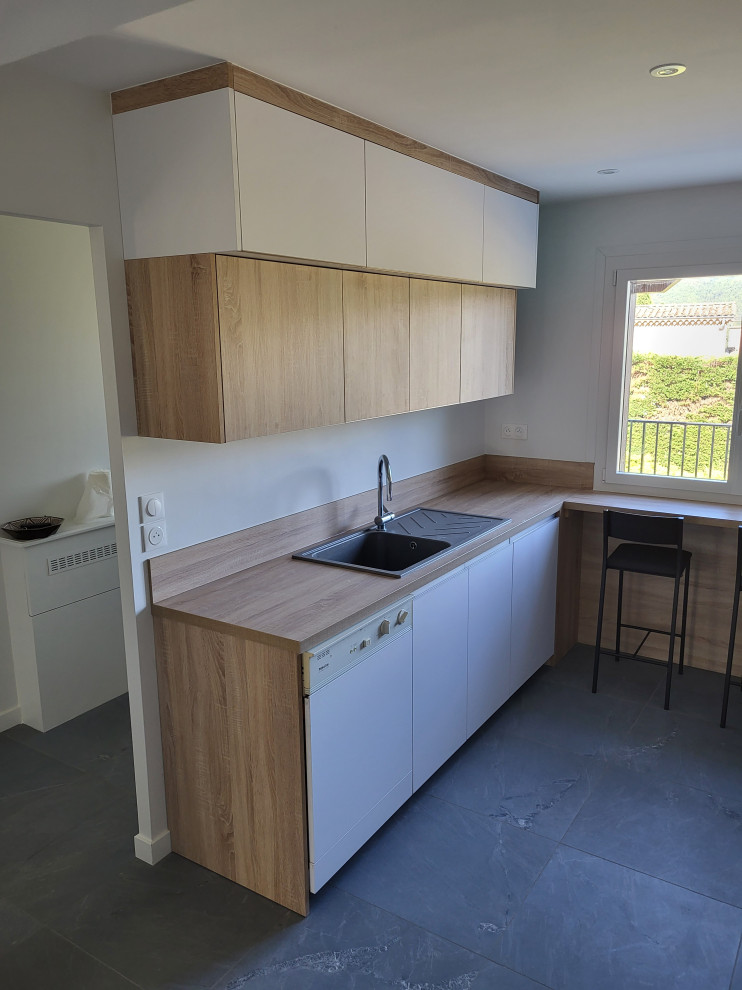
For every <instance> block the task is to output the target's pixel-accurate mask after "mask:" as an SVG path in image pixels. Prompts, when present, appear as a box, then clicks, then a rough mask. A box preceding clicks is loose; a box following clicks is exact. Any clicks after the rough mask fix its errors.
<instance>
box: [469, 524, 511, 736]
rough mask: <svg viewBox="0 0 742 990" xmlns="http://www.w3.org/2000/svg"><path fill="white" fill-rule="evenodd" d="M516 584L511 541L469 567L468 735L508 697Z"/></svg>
mask: <svg viewBox="0 0 742 990" xmlns="http://www.w3.org/2000/svg"><path fill="white" fill-rule="evenodd" d="M512 587H513V548H512V545H511V544H510V543H504V544H503V545H502V546H500V547H498V549H497V550H495V551H494V553H491V554H488V555H487V556H486V557H484V558H482V559H481V560H478V561H477V562H476V563H474V564H472V565H471V567H470V568H469V678H468V702H467V710H466V735H467V738H468V737H469V736H470V735H471V734H472V733H473V732H476V730H477V729H478V728H479V726H480V725H482V724H483V723H484V722H486V721H487V719H488V718H489V717H490V715H492V714H493V713H494V712H496V711H497V709H498V708H499V707H500V705H502V704H504V703H505V702H506V701H507V699H508V698H509V697H510V611H511V593H512Z"/></svg>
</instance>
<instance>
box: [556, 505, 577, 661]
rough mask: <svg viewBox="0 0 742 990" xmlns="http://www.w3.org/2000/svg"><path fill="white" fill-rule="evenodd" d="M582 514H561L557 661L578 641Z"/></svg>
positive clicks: (568, 512) (564, 510) (563, 510)
mask: <svg viewBox="0 0 742 990" xmlns="http://www.w3.org/2000/svg"><path fill="white" fill-rule="evenodd" d="M582 518H583V514H582V513H581V512H570V511H569V510H567V509H564V508H563V509H562V511H561V513H560V517H559V563H558V572H557V600H556V601H557V605H556V630H555V635H554V662H558V661H559V660H561V659H562V657H563V656H564V654H565V653H567V651H568V650H570V649H571V648H572V647H573V646H574V645H575V643H577V642H578V641H579V625H580V568H581V564H582Z"/></svg>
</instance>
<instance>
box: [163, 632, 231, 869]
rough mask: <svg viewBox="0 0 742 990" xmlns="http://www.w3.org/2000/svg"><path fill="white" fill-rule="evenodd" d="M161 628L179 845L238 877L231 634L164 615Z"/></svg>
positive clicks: (169, 770)
mask: <svg viewBox="0 0 742 990" xmlns="http://www.w3.org/2000/svg"><path fill="white" fill-rule="evenodd" d="M154 627H155V651H156V655H157V682H158V689H159V698H160V724H161V731H162V752H163V761H164V769H165V795H166V800H167V816H168V827H169V829H170V833H171V836H172V843H173V851H174V852H177V853H180V855H182V856H185V857H186V858H187V859H192V860H193V861H194V862H196V863H200V864H201V865H202V866H205V867H207V869H209V870H214V871H215V872H216V873H220V874H222V876H225V877H229V878H230V879H232V880H234V879H235V877H236V874H235V858H234V827H233V820H232V782H231V777H232V764H231V759H230V743H229V719H228V704H227V688H226V677H225V656H224V649H223V644H224V637H223V636H221V635H220V634H219V633H216V632H213V631H212V630H208V629H199V628H196V627H195V626H187V625H185V624H184V623H181V622H172V621H171V620H169V619H164V618H159V617H155V619H154Z"/></svg>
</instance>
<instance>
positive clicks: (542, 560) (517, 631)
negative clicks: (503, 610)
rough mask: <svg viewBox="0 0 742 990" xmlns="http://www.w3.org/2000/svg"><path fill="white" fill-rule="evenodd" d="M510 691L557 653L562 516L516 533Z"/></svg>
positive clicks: (514, 539) (515, 688) (514, 689)
mask: <svg viewBox="0 0 742 990" xmlns="http://www.w3.org/2000/svg"><path fill="white" fill-rule="evenodd" d="M512 543H513V609H512V627H511V641H510V693H511V694H512V693H513V692H514V691H517V689H518V688H519V687H520V686H521V684H523V683H524V682H525V681H527V680H528V678H529V677H530V676H531V674H533V673H535V672H536V671H537V670H538V668H539V667H541V666H542V665H543V664H545V663H546V661H547V660H549V659H550V657H551V656H552V655H553V653H554V624H555V619H556V584H557V552H558V544H559V519H558V518H556V517H555V518H553V519H549V520H547V521H546V522H545V523H541V524H540V525H538V526H534V527H533V529H529V530H526V532H525V533H521V534H519V535H518V536H516V537H514V538H513V540H512Z"/></svg>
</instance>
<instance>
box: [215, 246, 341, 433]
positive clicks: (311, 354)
mask: <svg viewBox="0 0 742 990" xmlns="http://www.w3.org/2000/svg"><path fill="white" fill-rule="evenodd" d="M216 260H217V287H218V296H219V326H220V333H221V355H222V362H221V372H222V380H223V391H224V426H225V434H226V439H227V440H241V439H244V438H246V437H259V436H266V435H269V434H273V433H286V432H288V431H290V430H305V429H309V428H311V427H316V426H330V425H332V424H334V423H342V422H343V419H344V415H343V308H342V292H343V290H342V273H341V272H340V271H337V270H335V269H331V268H314V267H309V266H307V265H289V264H279V263H276V262H271V261H255V260H253V259H252V258H235V257H228V256H226V255H219V256H218V257H217V259H216Z"/></svg>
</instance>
